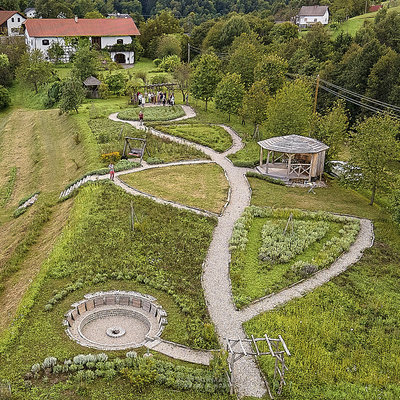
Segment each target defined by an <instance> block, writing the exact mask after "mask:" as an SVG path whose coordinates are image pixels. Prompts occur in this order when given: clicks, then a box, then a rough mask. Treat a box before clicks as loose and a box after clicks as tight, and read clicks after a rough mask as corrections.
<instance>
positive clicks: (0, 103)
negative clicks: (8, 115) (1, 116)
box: [0, 85, 11, 110]
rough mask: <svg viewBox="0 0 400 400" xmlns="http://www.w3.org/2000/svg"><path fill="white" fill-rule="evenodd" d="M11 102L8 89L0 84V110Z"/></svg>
mask: <svg viewBox="0 0 400 400" xmlns="http://www.w3.org/2000/svg"><path fill="white" fill-rule="evenodd" d="M10 104H11V96H10V93H9V91H8V90H7V89H6V88H5V87H4V86H1V85H0V110H2V109H3V108H7V107H8V106H9V105H10Z"/></svg>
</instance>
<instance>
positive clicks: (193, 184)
mask: <svg viewBox="0 0 400 400" xmlns="http://www.w3.org/2000/svg"><path fill="white" fill-rule="evenodd" d="M120 179H121V180H122V181H124V182H125V183H127V184H128V185H130V186H132V187H134V188H135V189H138V190H140V191H142V192H145V193H149V194H151V195H154V196H157V197H161V198H163V199H165V200H170V201H174V202H177V203H181V204H184V205H186V206H191V207H196V208H200V209H203V210H207V211H212V212H214V213H218V214H219V213H220V212H221V211H222V210H223V207H224V205H225V203H226V201H227V196H228V190H229V184H228V182H227V180H226V178H225V175H224V171H223V169H222V168H221V167H220V166H218V165H216V164H193V165H177V166H171V167H163V168H154V169H148V170H146V171H141V172H135V173H132V174H127V175H123V176H121V177H120ZM193 188H196V189H195V190H193Z"/></svg>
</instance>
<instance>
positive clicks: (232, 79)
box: [215, 73, 244, 120]
mask: <svg viewBox="0 0 400 400" xmlns="http://www.w3.org/2000/svg"><path fill="white" fill-rule="evenodd" d="M243 96H244V85H243V83H242V81H241V80H240V75H238V74H229V73H228V74H227V75H225V76H224V77H223V78H222V80H221V81H220V82H219V83H218V86H217V90H216V92H215V106H216V108H217V109H218V110H221V111H224V112H227V113H228V119H229V120H230V119H231V114H236V113H237V112H238V110H239V108H240V106H241V105H242V102H243Z"/></svg>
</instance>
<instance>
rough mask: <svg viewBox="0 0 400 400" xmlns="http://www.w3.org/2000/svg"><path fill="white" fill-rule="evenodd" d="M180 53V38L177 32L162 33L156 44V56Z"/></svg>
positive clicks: (162, 56)
mask: <svg viewBox="0 0 400 400" xmlns="http://www.w3.org/2000/svg"><path fill="white" fill-rule="evenodd" d="M181 54H182V45H181V40H180V38H179V36H178V35H177V34H169V35H163V36H162V37H161V38H160V39H159V40H158V44H157V50H156V57H158V58H164V57H166V56H172V55H175V56H178V57H180V56H181Z"/></svg>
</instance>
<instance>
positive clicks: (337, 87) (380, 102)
mask: <svg viewBox="0 0 400 400" xmlns="http://www.w3.org/2000/svg"><path fill="white" fill-rule="evenodd" d="M320 80H321V82H323V83H325V84H326V85H328V86H332V87H333V88H335V89H337V90H341V91H343V92H345V93H348V94H349V95H352V96H354V97H358V98H360V99H361V100H364V101H367V102H369V103H373V104H377V105H380V106H383V107H387V108H390V109H393V110H397V111H400V107H397V106H395V105H394V104H389V103H385V102H384V101H380V100H376V99H373V98H371V97H368V96H364V95H362V94H359V93H357V92H353V91H351V90H349V89H346V88H343V87H341V86H338V85H335V84H334V83H331V82H328V81H326V80H324V79H322V78H321V79H320Z"/></svg>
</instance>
